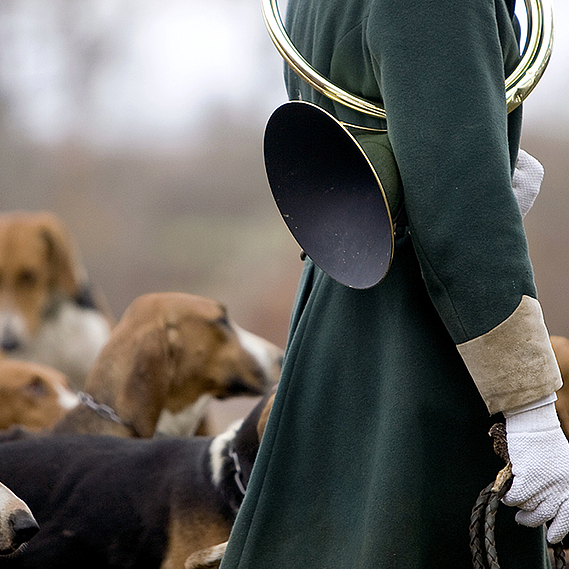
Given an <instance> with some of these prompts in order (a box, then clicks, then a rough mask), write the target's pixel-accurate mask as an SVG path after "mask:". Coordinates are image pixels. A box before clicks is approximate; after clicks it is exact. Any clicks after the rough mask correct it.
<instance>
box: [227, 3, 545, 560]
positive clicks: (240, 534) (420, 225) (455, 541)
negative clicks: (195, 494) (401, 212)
mask: <svg viewBox="0 0 569 569" xmlns="http://www.w3.org/2000/svg"><path fill="white" fill-rule="evenodd" d="M512 11H513V6H512V5H511V3H510V2H509V1H508V2H506V1H505V0H462V1H460V2H456V1H455V0H452V1H451V0H289V2H288V14H287V29H288V30H289V31H290V34H291V37H292V39H293V41H294V42H295V44H296V45H297V47H298V48H299V50H300V51H301V53H303V55H304V56H305V57H306V58H307V59H308V60H309V61H310V62H311V63H312V64H313V65H314V66H315V67H316V68H317V69H318V70H319V71H320V72H321V73H323V74H324V75H326V76H328V77H329V78H330V79H331V80H332V81H333V82H335V83H337V84H339V85H341V86H342V87H344V88H346V89H348V90H350V91H352V92H354V93H355V94H358V95H360V96H364V97H366V98H369V99H373V100H376V101H378V102H382V103H383V104H384V105H385V108H386V110H387V116H388V119H387V126H388V132H389V136H390V140H391V143H392V146H393V150H394V154H395V158H396V160H397V163H398V166H399V170H400V173H401V178H402V182H403V186H404V199H405V208H406V213H407V217H408V223H407V224H403V225H402V226H400V227H398V228H397V231H396V242H395V253H394V259H393V264H392V267H391V269H390V271H389V273H388V275H387V277H386V278H385V279H384V280H383V281H382V282H381V283H380V284H378V285H377V286H375V287H373V288H371V289H368V290H354V289H350V288H347V287H345V286H342V285H340V284H338V283H337V282H335V281H333V280H332V279H331V278H330V277H329V276H327V275H326V274H323V273H322V271H320V270H319V269H318V268H317V267H315V266H314V264H313V263H312V262H311V261H310V259H308V260H307V261H306V262H305V268H304V272H303V275H302V278H301V282H300V285H299V289H298V293H297V297H296V301H295V306H294V309H293V314H292V319H291V326H290V336H289V342H288V346H287V352H286V358H285V363H284V368H283V373H282V379H281V382H280V385H279V389H278V392H277V396H276V398H275V403H274V407H273V410H272V413H271V416H270V419H269V422H268V425H267V429H266V431H265V435H264V438H263V441H262V445H261V448H260V451H259V455H258V458H257V462H256V464H255V468H254V471H253V475H252V478H251V481H250V484H249V487H248V490H247V496H246V498H245V500H244V503H243V506H242V508H241V511H240V512H239V515H238V518H237V521H236V523H235V526H234V529H233V532H232V535H231V538H230V541H229V545H228V549H227V552H226V555H225V558H224V560H223V562H222V565H221V567H222V569H236V568H239V569H300V568H310V569H354V568H355V569H368V568H369V569H372V568H373V569H444V568H446V567H448V568H449V569H450V568H452V569H457V568H461V569H466V568H468V567H471V560H470V551H469V533H468V525H469V517H470V512H471V509H472V506H473V505H474V502H475V501H476V498H477V496H478V494H479V492H480V491H481V490H482V489H483V488H484V487H485V486H486V485H487V484H488V483H489V482H490V481H492V480H493V479H494V478H495V475H496V473H497V472H498V470H499V469H500V468H501V467H502V464H501V463H500V460H499V459H498V458H497V457H496V456H495V455H494V453H493V450H492V444H491V439H490V438H489V436H488V434H487V433H488V430H489V428H490V426H491V425H492V424H493V423H494V422H495V421H496V420H499V419H500V418H501V417H500V416H498V417H491V416H490V415H489V413H488V410H487V408H486V406H485V404H484V402H483V400H482V399H481V397H480V395H479V393H478V392H477V390H476V387H475V385H474V383H473V381H472V378H471V377H470V375H469V373H468V371H467V369H466V367H465V365H464V363H463V361H462V359H461V358H460V356H459V354H458V352H457V349H456V344H459V343H461V342H465V341H468V340H471V339H473V338H476V337H478V336H480V335H482V334H484V333H486V332H488V331H489V330H492V329H493V328H494V327H495V326H497V325H498V324H499V323H501V322H502V321H503V320H505V319H506V318H507V317H508V316H509V315H510V314H511V313H512V312H513V311H514V310H515V308H516V307H517V306H518V304H519V303H520V300H521V297H522V295H528V296H531V297H534V298H535V295H536V291H535V286H534V281H533V274H532V267H531V263H530V260H529V257H528V251H527V243H526V239H525V235H524V230H523V226H522V221H521V216H520V213H519V210H518V207H517V204H516V202H515V199H514V196H513V193H512V189H511V173H512V168H513V165H514V163H515V157H516V154H517V150H518V140H519V136H520V128H521V110H520V109H518V110H517V111H514V112H513V113H511V114H510V115H507V112H506V105H505V100H504V73H505V72H508V71H509V70H510V69H511V68H512V66H513V65H515V63H516V58H517V44H516V28H515V26H514V24H513V23H512ZM286 80H287V87H288V90H289V95H290V97H291V98H293V99H295V98H300V97H301V98H302V99H303V100H309V101H312V102H315V103H316V104H318V105H320V106H322V107H324V108H326V109H327V110H329V111H331V112H332V113H333V114H335V115H336V116H337V117H339V118H340V119H342V120H345V121H348V122H353V123H357V124H367V125H368V126H381V125H380V124H379V122H376V119H373V118H369V117H365V116H363V115H360V114H358V113H355V112H354V111H351V110H349V109H347V108H345V107H342V106H341V105H337V104H334V103H332V102H331V101H329V100H327V99H326V98H324V97H322V96H321V95H319V94H317V93H315V92H314V91H313V90H311V89H310V88H309V87H308V86H307V85H306V84H304V83H302V82H301V81H300V80H299V79H298V78H297V77H296V76H295V75H294V74H293V73H291V72H290V71H287V72H286ZM514 513H515V512H514V511H513V509H510V508H506V507H505V506H501V507H500V509H499V511H498V515H497V518H498V529H497V538H496V539H497V549H498V554H499V556H500V564H501V566H502V568H503V569H514V568H515V569H526V568H527V569H539V568H540V567H545V566H547V562H546V548H545V542H544V538H543V532H542V529H528V528H524V527H521V526H518V525H517V524H516V523H515V522H514V521H513V515H514Z"/></svg>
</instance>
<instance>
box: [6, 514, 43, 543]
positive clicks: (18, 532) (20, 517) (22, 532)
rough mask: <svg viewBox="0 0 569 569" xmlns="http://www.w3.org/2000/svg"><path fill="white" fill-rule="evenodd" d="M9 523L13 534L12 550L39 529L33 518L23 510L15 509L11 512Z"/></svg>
mask: <svg viewBox="0 0 569 569" xmlns="http://www.w3.org/2000/svg"><path fill="white" fill-rule="evenodd" d="M9 524H10V527H11V529H12V532H13V534H14V537H13V540H12V541H13V545H14V550H15V549H17V548H18V547H20V545H22V544H23V543H26V542H27V541H29V540H30V539H31V538H32V537H34V535H36V533H38V531H39V529H40V527H39V525H38V523H37V522H36V520H35V518H34V517H33V516H32V515H31V514H29V513H28V512H26V511H25V510H16V511H15V512H14V513H13V514H11V515H10V518H9Z"/></svg>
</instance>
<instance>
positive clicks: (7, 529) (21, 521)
mask: <svg viewBox="0 0 569 569" xmlns="http://www.w3.org/2000/svg"><path fill="white" fill-rule="evenodd" d="M38 530H39V526H38V524H37V522H36V520H35V518H34V516H33V515H32V512H31V511H30V509H29V508H28V506H27V505H26V503H25V502H24V501H23V500H20V498H18V497H17V496H16V495H15V494H14V493H13V492H12V491H11V490H10V489H9V488H7V487H6V486H4V484H0V556H5V555H11V554H12V553H15V552H16V551H17V550H18V549H19V548H20V546H21V545H23V544H24V543H26V542H27V541H29V540H30V539H31V538H32V537H33V536H34V535H35V534H36V533H37V532H38Z"/></svg>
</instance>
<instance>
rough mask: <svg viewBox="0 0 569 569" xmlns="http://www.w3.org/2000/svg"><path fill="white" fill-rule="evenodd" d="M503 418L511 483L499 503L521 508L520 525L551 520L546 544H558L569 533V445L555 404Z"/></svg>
mask: <svg viewBox="0 0 569 569" xmlns="http://www.w3.org/2000/svg"><path fill="white" fill-rule="evenodd" d="M550 401H551V399H550ZM504 415H505V416H506V435H507V442H508V452H509V455H510V462H511V463H512V473H513V475H514V480H513V483H512V487H511V488H510V490H509V491H508V492H507V493H506V494H505V496H504V497H503V499H502V501H503V502H504V504H506V505H507V506H517V507H518V508H520V511H519V512H518V513H517V514H516V521H517V522H518V523H520V524H522V525H525V526H530V527H537V526H539V525H541V524H543V523H545V522H548V521H549V520H552V522H551V525H550V526H549V529H548V531H547V540H548V541H549V543H557V542H559V541H561V540H562V539H563V537H564V536H565V534H566V533H567V532H568V531H569V442H568V441H567V438H566V437H565V434H564V433H563V431H562V430H561V426H560V424H559V420H558V418H557V413H556V411H555V403H553V402H549V403H546V404H545V405H543V406H540V407H537V408H533V409H531V408H530V409H528V410H522V411H519V412H510V413H508V412H505V413H504Z"/></svg>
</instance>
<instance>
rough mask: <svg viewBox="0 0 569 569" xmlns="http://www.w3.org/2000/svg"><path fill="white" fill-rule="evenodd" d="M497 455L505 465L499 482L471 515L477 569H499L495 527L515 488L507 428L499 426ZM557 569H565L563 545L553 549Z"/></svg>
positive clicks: (492, 432)
mask: <svg viewBox="0 0 569 569" xmlns="http://www.w3.org/2000/svg"><path fill="white" fill-rule="evenodd" d="M489 435H490V436H491V437H492V438H493V443H494V451H495V452H496V454H497V455H498V456H500V458H502V459H503V460H504V462H506V466H505V467H504V468H503V469H502V470H500V472H499V473H498V476H497V477H496V480H495V481H494V482H492V483H490V484H488V486H486V488H484V490H482V492H480V494H479V496H478V498H477V500H476V502H475V504H474V507H473V508H472V513H471V515H470V526H469V536H470V553H471V557H472V565H473V567H474V569H500V564H499V563H498V553H497V551H496V539H495V532H494V530H495V527H496V512H497V511H498V506H499V505H500V500H501V499H502V497H503V496H504V494H505V493H506V492H507V491H508V490H509V489H510V486H511V485H512V478H513V475H512V469H511V464H510V458H509V455H508V446H507V439H506V426H505V425H504V424H503V423H496V424H495V425H493V426H492V428H491V429H490V432H489ZM552 548H553V557H554V563H555V566H554V569H565V568H566V564H565V552H564V550H563V545H562V544H561V543H556V544H555V545H553V546H552Z"/></svg>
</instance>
